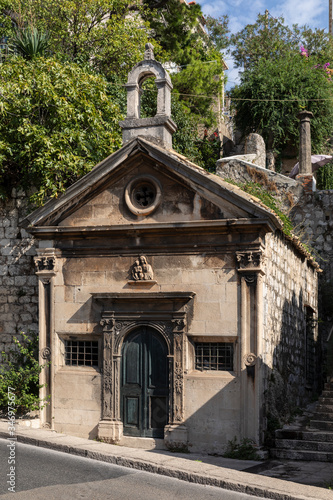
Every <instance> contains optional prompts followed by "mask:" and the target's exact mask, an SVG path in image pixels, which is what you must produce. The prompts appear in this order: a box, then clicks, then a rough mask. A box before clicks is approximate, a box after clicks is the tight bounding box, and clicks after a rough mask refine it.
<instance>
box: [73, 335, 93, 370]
mask: <svg viewBox="0 0 333 500" xmlns="http://www.w3.org/2000/svg"><path fill="white" fill-rule="evenodd" d="M65 363H66V365H70V366H98V342H97V341H89V340H82V341H77V340H66V341H65Z"/></svg>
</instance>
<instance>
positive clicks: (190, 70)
mask: <svg viewBox="0 0 333 500" xmlns="http://www.w3.org/2000/svg"><path fill="white" fill-rule="evenodd" d="M146 5H147V6H148V9H147V10H146V12H145V17H146V19H147V20H148V21H149V24H150V26H151V28H152V30H153V36H154V40H156V41H158V43H159V45H160V46H161V48H162V49H163V57H164V59H165V60H168V61H172V62H174V63H176V64H177V65H178V72H177V73H175V74H173V75H172V83H173V85H174V89H175V91H177V92H178V93H179V98H180V99H181V100H184V102H185V104H186V106H187V107H188V108H189V110H190V112H191V113H192V114H193V115H196V116H197V117H200V119H201V122H203V123H205V125H206V126H210V125H212V123H213V122H214V114H213V113H212V109H211V108H212V103H213V100H214V96H218V94H219V92H220V90H221V80H220V78H219V77H221V75H222V74H223V61H222V56H221V53H220V50H221V49H223V48H225V47H226V46H227V45H228V43H229V42H228V38H227V33H228V18H227V16H223V17H222V18H219V19H214V18H212V17H210V16H208V17H207V18H206V19H204V18H203V14H202V11H201V8H200V6H199V5H198V4H192V5H188V4H186V3H181V2H179V0H169V1H168V2H161V3H160V4H158V6H156V5H155V2H154V1H151V0H147V1H146ZM205 23H206V29H207V31H206V30H205V29H204V27H203V26H204V24H205Z"/></svg>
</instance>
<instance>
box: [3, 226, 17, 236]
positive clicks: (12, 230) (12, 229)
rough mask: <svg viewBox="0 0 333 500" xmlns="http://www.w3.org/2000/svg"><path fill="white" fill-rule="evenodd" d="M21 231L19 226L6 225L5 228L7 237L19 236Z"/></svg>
mask: <svg viewBox="0 0 333 500" xmlns="http://www.w3.org/2000/svg"><path fill="white" fill-rule="evenodd" d="M18 233H19V229H18V227H17V226H16V227H6V228H5V238H17V235H18Z"/></svg>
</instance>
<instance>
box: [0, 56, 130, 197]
mask: <svg viewBox="0 0 333 500" xmlns="http://www.w3.org/2000/svg"><path fill="white" fill-rule="evenodd" d="M114 88H115V87H114V86H111V88H110V86H108V83H107V81H106V80H105V79H104V78H103V77H101V76H97V75H95V74H93V73H92V72H91V71H89V70H87V69H84V68H82V67H80V66H78V65H76V64H69V63H67V64H62V63H60V62H58V61H56V60H54V59H52V58H49V59H45V58H42V57H39V58H35V59H33V60H32V61H26V60H24V59H22V58H19V57H15V58H11V59H10V60H9V61H8V62H6V63H5V64H2V65H0V185H1V188H2V196H3V197H4V196H6V194H7V193H9V192H10V191H11V189H12V187H13V186H15V187H22V188H23V189H29V188H30V187H32V186H33V187H34V188H35V193H34V194H33V196H32V201H33V202H34V203H36V204H42V203H43V202H44V201H45V199H46V198H47V197H49V196H51V197H56V196H58V194H59V193H61V192H63V191H64V190H65V189H66V188H67V187H68V186H69V185H71V184H72V183H73V182H75V181H76V180H77V179H78V178H79V177H81V176H82V175H84V174H85V173H87V172H88V171H89V170H91V168H92V167H93V166H94V165H96V163H98V162H99V161H101V160H102V159H104V158H105V157H106V156H108V155H109V154H111V153H112V152H113V151H115V150H116V149H118V148H119V147H120V146H121V134H120V129H119V127H118V122H119V120H120V119H121V118H122V116H121V114H120V111H119V107H118V105H117V104H116V102H117V100H118V98H119V94H117V92H118V91H117V92H116V93H115V97H114V98H113V99H112V98H111V96H110V90H113V89H114Z"/></svg>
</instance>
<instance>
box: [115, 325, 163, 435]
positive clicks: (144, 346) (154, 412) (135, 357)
mask: <svg viewBox="0 0 333 500" xmlns="http://www.w3.org/2000/svg"><path fill="white" fill-rule="evenodd" d="M167 354H168V350H167V345H166V343H165V341H164V339H163V337H162V336H161V335H160V334H159V333H158V332H157V331H156V330H154V329H153V328H149V327H148V326H142V327H140V328H137V329H136V330H135V331H134V332H132V333H131V334H129V336H128V337H127V338H126V339H125V341H124V344H123V348H122V370H121V372H122V373H121V374H122V380H121V417H122V421H123V425H124V435H127V436H141V437H155V438H163V435H164V426H165V425H166V424H167V423H168V400H169V376H168V357H167Z"/></svg>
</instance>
